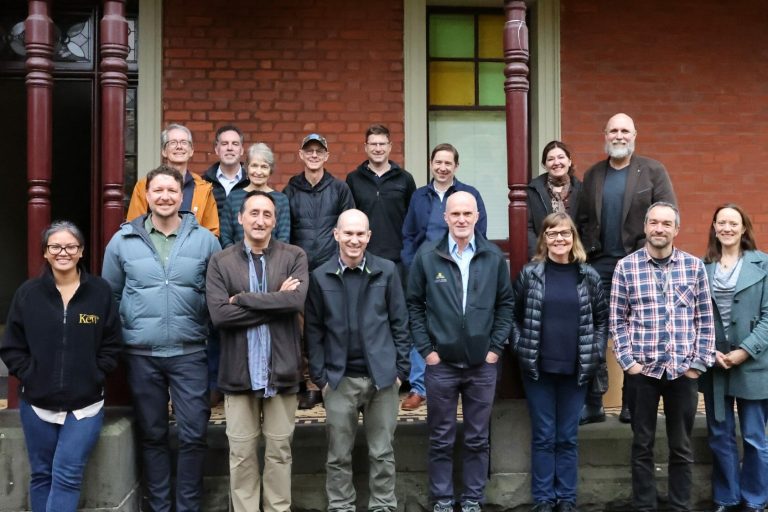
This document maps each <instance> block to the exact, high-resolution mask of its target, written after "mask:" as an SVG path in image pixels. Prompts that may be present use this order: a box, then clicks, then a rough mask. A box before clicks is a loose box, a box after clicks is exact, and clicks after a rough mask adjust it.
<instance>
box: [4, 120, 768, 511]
mask: <svg viewBox="0 0 768 512" xmlns="http://www.w3.org/2000/svg"><path fill="white" fill-rule="evenodd" d="M635 136H636V130H635V127H634V123H633V121H632V119H631V118H629V117H628V116H626V115H624V114H617V115H616V116H613V117H612V118H611V119H610V120H609V121H608V123H607V125H606V128H605V141H606V146H605V149H606V153H607V155H608V158H607V159H606V160H605V161H602V162H600V163H598V164H596V165H595V166H593V167H592V168H591V169H589V170H588V171H587V172H586V174H585V176H584V181H583V182H581V181H579V180H578V179H577V178H576V177H575V176H574V172H573V171H574V167H573V165H572V160H571V154H570V151H569V149H568V147H567V146H566V145H564V144H563V143H561V142H559V141H553V142H551V143H549V144H548V145H547V146H546V147H545V149H544V153H543V155H542V165H543V166H544V168H545V169H546V173H545V174H542V175H541V176H539V177H538V178H536V179H534V180H533V181H532V182H531V184H530V186H529V190H528V201H529V226H528V227H529V229H528V231H529V237H528V247H529V258H530V259H531V262H530V263H529V264H528V265H526V266H525V267H524V268H523V270H522V271H521V272H520V275H519V276H517V278H516V280H515V281H514V283H513V282H512V281H511V279H510V275H509V267H508V263H507V261H506V259H505V257H504V255H503V253H502V252H501V251H500V250H499V249H498V247H497V246H496V245H495V244H493V243H491V242H489V241H488V240H487V239H486V237H485V231H486V213H485V207H484V204H483V201H482V199H481V197H480V193H479V192H478V191H477V189H475V188H474V187H471V186H469V185H466V184H464V183H461V182H459V181H458V180H457V179H456V177H455V173H456V171H457V169H458V167H459V154H458V151H457V150H456V148H455V147H453V146H452V145H450V144H439V145H437V146H436V147H435V148H434V149H433V151H432V153H431V155H430V171H431V176H432V179H431V180H430V181H429V183H428V184H427V185H426V186H423V187H420V188H417V187H416V186H415V182H414V180H413V177H412V176H411V174H410V173H408V172H407V171H406V170H405V169H402V168H401V167H400V166H398V165H397V164H396V163H395V162H393V161H391V160H390V159H389V155H390V152H391V149H392V142H391V137H390V133H389V130H388V129H387V128H386V127H384V126H382V125H372V126H371V127H370V128H369V129H368V130H367V132H366V134H365V143H364V149H365V152H366V155H367V159H366V161H364V162H363V163H362V164H361V165H360V166H359V167H358V168H357V169H355V170H354V171H352V172H351V173H349V175H348V176H347V178H346V182H343V181H341V180H339V179H337V178H335V177H334V176H333V175H332V174H331V173H330V172H328V171H327V170H326V169H325V164H326V162H327V161H328V159H329V155H330V153H329V151H328V143H327V141H326V139H325V138H324V137H323V136H321V135H320V134H317V133H312V134H309V135H307V136H306V137H305V138H304V139H303V141H302V142H301V144H300V148H299V158H300V160H301V162H302V163H303V166H304V169H303V170H302V172H301V173H299V174H297V175H296V176H293V177H292V178H291V179H290V181H289V183H288V185H287V186H286V187H285V189H284V190H283V191H282V192H277V191H275V190H274V189H272V188H271V187H270V186H269V178H270V176H271V174H272V173H273V171H274V167H275V157H274V154H273V153H272V151H271V149H270V148H269V147H268V146H267V145H266V144H263V143H256V144H254V145H252V146H250V148H249V149H248V151H245V148H244V144H243V142H244V141H243V135H242V132H241V131H240V130H239V129H238V128H237V127H236V126H233V125H227V126H223V127H221V128H220V129H219V130H218V131H217V132H216V135H215V145H214V151H215V153H216V155H217V157H218V158H219V162H218V163H216V164H214V165H213V166H211V168H210V169H208V170H207V171H206V172H205V173H204V174H203V175H202V176H198V175H197V174H195V173H192V172H190V171H189V169H188V163H189V161H190V159H191V157H192V155H193V151H194V145H193V141H192V134H191V132H190V131H189V130H188V129H187V128H186V127H184V126H182V125H178V124H172V125H169V126H168V127H167V128H166V129H165V130H164V131H163V133H162V136H161V147H162V156H163V159H164V164H163V165H161V166H160V167H158V168H156V169H154V170H152V171H150V173H149V174H148V175H147V176H146V177H145V178H143V179H142V180H140V181H139V182H138V183H137V185H136V188H135V189H134V191H133V195H132V198H131V204H130V207H129V209H128V213H127V222H126V223H125V224H123V225H122V226H121V227H120V230H119V231H118V232H117V233H116V234H115V235H114V237H113V238H112V240H111V241H110V242H109V244H108V245H107V248H106V252H105V255H104V261H103V268H102V273H101V274H102V277H101V278H99V277H96V276H91V275H89V274H88V273H87V272H86V270H85V266H84V265H83V264H82V257H83V252H84V238H83V236H82V234H81V232H80V231H79V229H78V228H77V227H76V226H74V225H73V224H71V223H69V222H55V223H53V224H52V225H51V226H50V227H49V228H48V230H46V232H45V233H44V234H43V240H42V251H43V255H44V257H45V260H46V265H45V269H44V270H43V273H42V275H41V277H39V278H35V279H31V280H29V281H27V282H26V283H24V284H23V285H22V286H21V287H20V288H19V290H18V291H17V292H16V295H15V297H14V300H13V303H12V306H11V309H10V313H9V317H8V321H7V324H6V331H5V335H4V338H3V341H2V344H1V345H0V357H2V359H3V360H4V361H5V363H6V365H7V366H8V368H9V371H10V372H11V374H13V375H14V376H16V377H17V378H18V379H19V380H20V381H21V388H20V398H21V400H20V414H21V419H22V426H23V429H24V433H25V439H26V441H27V448H28V454H29V460H30V467H31V482H30V502H31V505H32V509H33V510H34V511H45V510H51V511H52V510H55V511H68V510H75V509H76V507H77V502H78V499H79V491H80V483H81V480H82V475H83V471H84V467H85V463H86V461H87V459H88V455H89V453H90V451H91V450H92V448H93V446H94V445H95V442H96V440H97V439H98V434H99V430H100V427H101V423H102V419H103V404H104V401H103V400H104V380H105V376H106V375H107V374H108V373H109V372H110V371H112V370H113V369H114V368H115V366H116V365H117V362H118V358H119V357H121V355H122V358H123V360H124V362H125V365H126V368H127V373H128V384H129V386H130V388H131V391H132V394H133V398H134V410H135V414H136V424H137V427H138V432H139V440H140V445H141V455H142V457H141V458H142V467H143V472H142V474H143V484H144V495H145V506H146V508H147V509H148V510H153V511H169V510H172V509H175V510H178V511H193V510H200V509H201V501H202V476H203V468H204V460H205V453H206V448H207V441H206V438H207V424H208V419H209V416H210V407H211V404H212V403H215V402H217V401H219V400H222V399H223V401H224V410H225V414H226V418H227V422H226V434H227V438H228V441H229V462H230V496H231V500H232V505H233V508H234V510H237V511H252V510H260V509H262V508H263V509H264V510H275V511H278V510H282V511H287V510H290V508H291V464H292V455H291V441H292V437H293V430H294V423H295V414H296V410H297V408H300V407H312V406H314V405H315V404H316V403H318V402H320V401H322V402H323V403H324V406H325V409H326V417H327V419H326V432H327V441H328V453H327V463H326V473H327V475H326V493H327V497H328V509H329V510H354V509H355V503H356V493H355V488H354V486H353V483H352V461H351V458H352V448H353V446H354V439H355V434H356V430H357V425H358V418H359V415H360V414H361V413H362V417H363V426H364V429H365V433H366V440H367V447H368V457H369V475H370V476H369V491H370V498H369V501H368V509H369V510H371V511H394V510H395V509H396V508H397V500H396V497H395V478H396V475H395V460H394V450H393V439H394V432H395V428H396V425H397V413H398V408H402V409H406V410H412V409H416V408H419V407H421V406H422V405H423V404H425V403H426V408H427V425H428V430H429V461H428V476H429V498H430V503H431V505H432V507H433V511H434V512H449V511H451V510H454V507H455V506H456V505H458V506H460V508H461V510H462V512H479V511H480V510H481V508H482V504H483V499H484V493H485V486H486V483H487V478H488V470H489V423H490V415H491V409H492V405H493V399H494V395H495V390H496V383H497V379H498V374H499V371H498V361H499V358H500V356H501V355H502V354H503V353H504V351H505V350H506V349H507V348H511V350H512V352H513V353H514V354H515V355H516V358H517V360H518V361H519V364H520V367H521V371H522V379H523V384H524V387H525V391H526V396H527V401H528V409H529V412H530V420H531V427H532V449H531V495H532V498H533V501H534V506H533V510H534V511H539V512H546V511H553V510H557V511H561V512H562V511H572V510H576V501H577V480H578V475H577V467H578V444H577V439H578V436H577V434H578V427H579V424H580V423H581V424H584V423H589V422H594V421H602V420H604V419H605V411H604V409H603V406H602V394H603V393H604V392H605V391H606V389H607V385H608V383H607V367H606V350H607V347H608V346H609V345H610V341H609V340H610V339H612V340H613V352H614V354H615V356H616V359H617V361H618V363H619V365H620V366H621V368H622V369H623V370H624V371H625V383H624V392H623V407H622V411H621V415H620V419H621V420H622V421H625V422H630V423H631V425H632V430H633V436H634V438H633V444H632V461H631V468H632V482H633V489H632V497H633V505H634V507H635V509H636V510H641V511H650V510H656V507H657V503H656V501H657V496H656V485H655V474H654V472H655V470H654V458H653V447H654V437H655V428H656V420H657V409H658V405H659V400H660V397H663V398H664V407H665V420H666V422H667V435H668V438H669V444H670V461H669V462H670V463H669V505H670V506H671V507H672V509H673V510H680V511H682V510H689V502H690V490H691V463H692V450H691V442H690V434H691V430H692V426H693V419H694V415H695V412H696V406H697V396H698V395H697V391H698V390H699V389H700V390H702V391H703V392H704V397H705V404H706V410H707V423H708V427H709V441H710V446H711V447H712V452H713V476H712V479H713V480H712V482H713V485H712V488H713V500H714V502H715V504H716V507H717V508H716V510H717V511H718V512H723V511H736V510H763V508H762V507H764V506H765V503H766V501H767V500H768V496H767V495H766V493H768V482H767V481H766V480H767V479H768V447H767V446H766V438H765V425H766V415H767V414H768V383H767V382H766V379H765V376H766V373H765V372H766V371H768V361H763V360H762V359H761V354H762V353H763V352H764V349H767V348H768V294H767V293H766V292H768V288H766V287H768V256H766V255H764V254H763V253H761V252H759V251H757V249H756V246H755V241H754V234H753V230H752V226H751V223H750V220H749V218H748V216H747V215H746V213H745V212H744V211H743V210H742V209H741V208H740V207H738V206H736V205H733V204H729V205H725V206H723V207H720V208H718V209H717V211H716V212H715V215H714V218H713V222H712V226H711V230H710V238H709V245H708V250H707V254H706V257H705V258H704V260H703V261H702V260H700V259H698V258H696V257H694V256H691V255H689V254H687V253H685V252H683V251H681V250H679V249H677V248H675V247H674V238H675V236H676V235H677V233H678V231H679V227H680V218H679V213H678V210H677V207H676V198H675V195H674V192H673V189H672V185H671V182H670V180H669V176H668V174H667V172H666V169H665V168H664V166H663V165H661V164H660V163H659V162H657V161H654V160H651V159H647V158H643V157H640V156H637V155H635V154H634V140H635ZM243 157H245V161H244V164H243V163H241V161H242V160H243ZM406 381H408V382H409V384H410V392H409V394H408V395H407V396H406V398H405V399H404V401H403V402H402V403H399V390H400V386H401V384H403V383H404V382H406ZM459 398H460V399H461V404H462V408H463V443H462V444H463V446H462V478H461V481H462V487H463V488H462V489H461V491H460V493H459V495H458V496H457V495H456V493H455V491H454V486H453V452H454V443H455V441H456V439H455V438H456V426H457V425H456V422H457V420H456V413H457V405H458V401H459ZM169 401H170V403H171V405H172V411H173V414H174V415H175V418H176V421H177V424H178V429H177V430H178V460H177V465H176V469H175V475H176V477H175V495H174V491H173V486H172V483H171V474H172V473H174V471H172V468H171V450H170V446H169V414H170V413H169ZM734 403H735V404H736V408H737V411H738V414H739V417H740V425H741V432H742V436H743V438H744V458H743V462H742V463H741V465H740V461H739V454H738V449H737V445H736V433H735V419H734V414H735V413H734ZM261 437H263V438H264V444H265V454H264V468H263V470H262V469H261V468H260V467H259V459H258V456H257V447H258V444H259V441H260V438H261Z"/></svg>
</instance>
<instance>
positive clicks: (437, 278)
mask: <svg viewBox="0 0 768 512" xmlns="http://www.w3.org/2000/svg"><path fill="white" fill-rule="evenodd" d="M435 282H436V283H447V282H448V280H447V279H446V278H445V275H443V273H442V272H438V273H437V274H435Z"/></svg>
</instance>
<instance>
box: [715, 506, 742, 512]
mask: <svg viewBox="0 0 768 512" xmlns="http://www.w3.org/2000/svg"><path fill="white" fill-rule="evenodd" d="M713 510H714V512H738V511H739V510H740V507H739V505H718V506H716V507H715V508H714V509H713Z"/></svg>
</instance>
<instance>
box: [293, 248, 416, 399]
mask: <svg viewBox="0 0 768 512" xmlns="http://www.w3.org/2000/svg"><path fill="white" fill-rule="evenodd" d="M363 277H364V283H365V284H364V285H363V286H364V287H363V289H362V290H361V292H360V300H359V302H358V305H357V306H358V321H359V322H360V325H359V331H360V333H361V335H362V340H361V341H362V343H363V353H364V357H365V362H366V365H367V367H368V374H369V375H370V377H371V379H372V380H373V383H374V385H375V386H376V387H377V388H379V389H381V388H386V387H389V386H391V385H393V384H394V383H395V379H396V378H397V377H399V378H400V380H401V381H405V380H406V379H407V378H408V372H409V371H410V360H409V354H410V351H411V340H410V337H409V335H408V312H407V310H406V308H405V298H404V297H403V287H402V284H401V283H400V277H399V274H398V272H397V269H396V268H395V264H394V263H392V262H391V261H389V260H386V259H384V258H379V257H377V256H375V255H373V254H371V253H366V255H365V270H364V271H363ZM304 315H305V316H304V340H305V342H306V344H307V353H308V355H309V373H310V375H311V377H312V381H313V382H314V383H315V384H317V385H318V386H319V387H320V388H321V389H322V388H323V386H325V384H326V383H327V384H330V386H331V387H332V388H333V389H336V387H337V386H338V385H339V382H340V381H341V379H342V377H344V372H345V370H346V364H347V348H348V339H349V325H348V318H347V303H346V297H345V293H344V284H343V283H342V274H341V269H340V268H339V262H338V259H337V258H334V259H333V260H330V261H328V262H326V263H324V264H323V265H321V266H320V267H318V268H317V269H316V270H315V271H314V272H312V275H311V276H310V279H309V292H308V296H307V304H306V308H305V312H304Z"/></svg>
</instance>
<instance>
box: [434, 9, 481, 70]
mask: <svg viewBox="0 0 768 512" xmlns="http://www.w3.org/2000/svg"><path fill="white" fill-rule="evenodd" d="M429 56H430V57H443V58H470V59H471V58H474V56H475V24H474V21H473V17H472V16H471V15H463V14H433V15H431V16H430V17H429Z"/></svg>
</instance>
